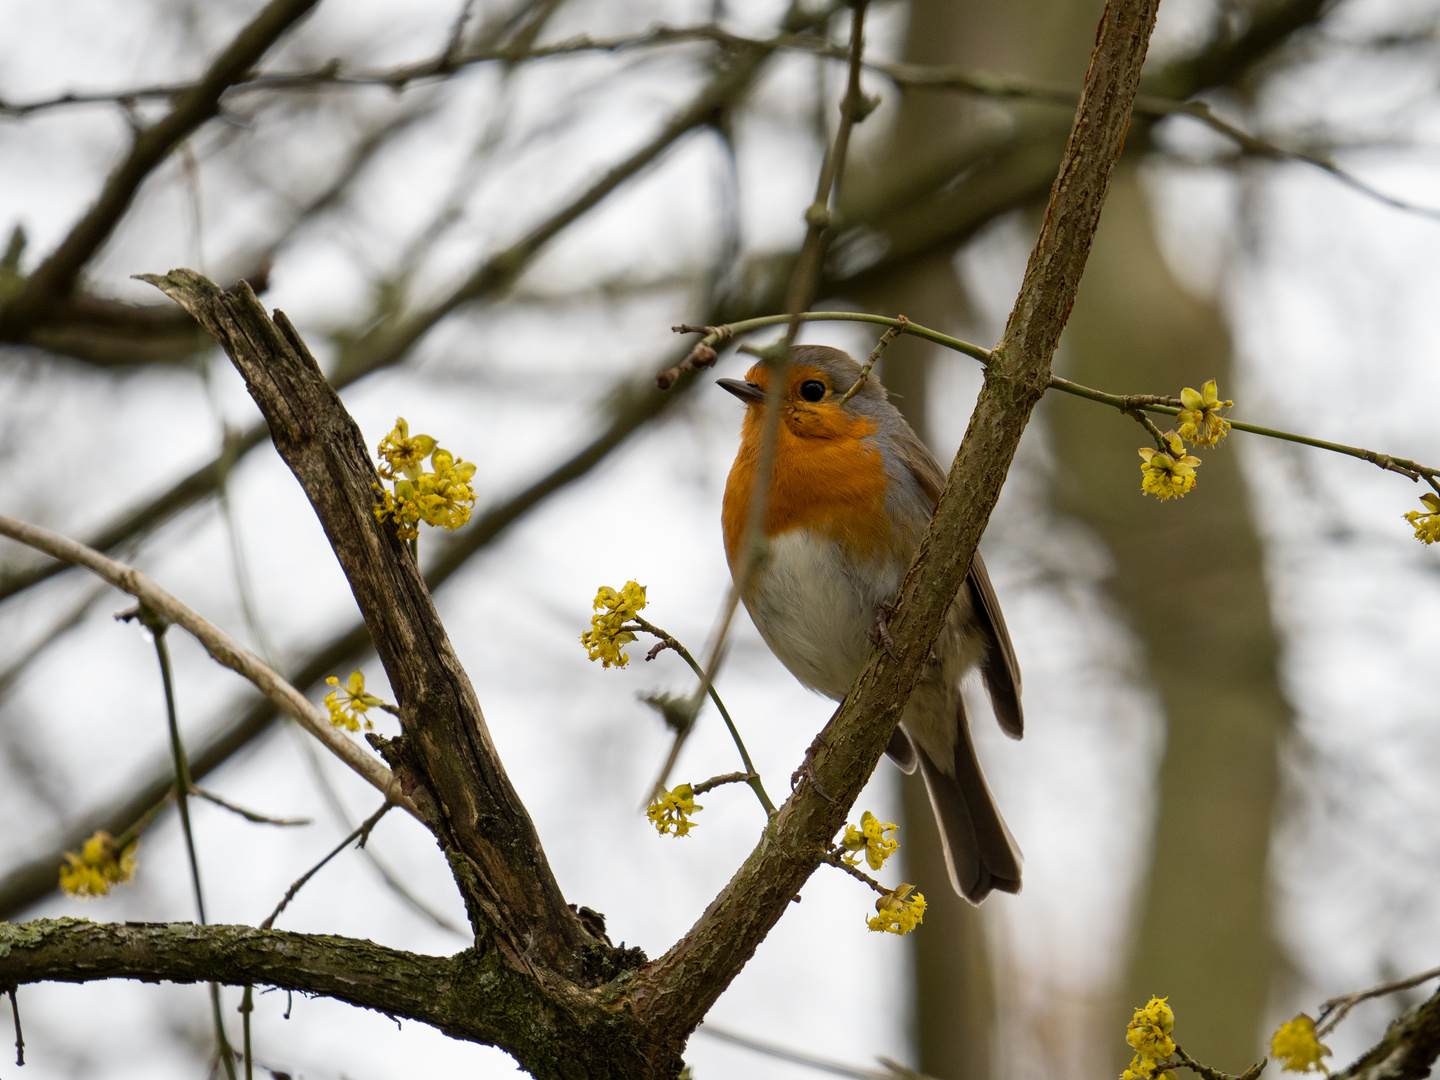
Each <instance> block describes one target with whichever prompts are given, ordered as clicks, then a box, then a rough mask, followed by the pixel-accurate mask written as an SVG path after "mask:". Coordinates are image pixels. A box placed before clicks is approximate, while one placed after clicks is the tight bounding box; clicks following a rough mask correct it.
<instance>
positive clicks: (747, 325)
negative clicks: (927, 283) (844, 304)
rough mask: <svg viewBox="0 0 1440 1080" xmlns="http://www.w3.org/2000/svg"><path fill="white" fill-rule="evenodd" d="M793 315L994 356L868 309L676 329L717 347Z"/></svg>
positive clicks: (978, 356) (978, 355)
mask: <svg viewBox="0 0 1440 1080" xmlns="http://www.w3.org/2000/svg"><path fill="white" fill-rule="evenodd" d="M791 318H795V319H796V320H798V321H799V322H863V323H873V324H874V325H876V326H889V327H892V328H898V329H899V330H900V332H901V333H902V334H910V335H912V336H913V337H918V338H924V339H925V340H926V341H933V342H934V343H935V344H936V345H943V346H944V347H945V348H947V349H954V350H955V351H956V352H959V353H964V354H965V355H966V356H969V357H973V358H974V359H976V360H979V361H980V362H981V363H982V364H984V363H987V362H988V361H989V359H990V350H989V349H986V348H982V347H981V346H979V345H972V344H971V343H970V342H968V341H961V340H960V339H959V338H957V337H951V336H950V335H949V334H942V333H940V331H939V330H931V329H930V328H929V327H928V326H921V325H920V324H919V323H913V322H910V321H909V320H908V319H898V318H895V319H892V318H890V317H889V316H888V315H871V314H870V313H869V312H866V311H802V312H800V314H799V315H797V316H791V315H762V316H760V317H759V318H755V319H744V320H742V321H740V322H733V323H726V324H725V325H723V326H678V327H676V328H675V329H676V332H677V333H682V334H683V333H703V334H704V335H705V336H704V337H703V338H701V339H700V340H701V344H704V345H711V346H714V345H717V344H722V343H724V342H726V341H728V340H729V339H730V338H732V337H736V336H738V335H740V334H748V333H750V332H751V331H752V330H763V329H764V328H765V327H767V326H780V325H782V324H785V323H788V322H789V321H790V320H791Z"/></svg>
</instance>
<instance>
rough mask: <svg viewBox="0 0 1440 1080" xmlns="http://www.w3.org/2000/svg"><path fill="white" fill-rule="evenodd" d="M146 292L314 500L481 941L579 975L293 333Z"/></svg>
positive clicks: (369, 488) (541, 872) (477, 723)
mask: <svg viewBox="0 0 1440 1080" xmlns="http://www.w3.org/2000/svg"><path fill="white" fill-rule="evenodd" d="M145 280H148V281H150V282H151V283H152V284H154V285H156V286H157V287H158V288H160V289H161V290H162V291H164V292H165V293H166V294H167V295H168V296H170V297H171V298H172V299H173V300H175V301H176V302H178V303H179V304H180V305H181V306H182V307H184V308H185V309H186V310H187V311H189V312H190V313H191V314H192V315H194V316H195V318H196V319H197V320H198V321H199V322H200V324H201V325H202V326H204V327H205V328H206V329H207V330H208V331H209V332H210V333H211V334H212V335H213V336H214V337H215V338H216V340H217V341H219V342H220V344H221V346H222V347H223V348H224V349H225V351H226V353H227V354H228V355H229V356H230V358H231V360H232V361H233V362H234V364H235V366H236V368H237V369H238V370H239V371H240V373H241V375H242V376H243V377H244V379H245V385H246V387H247V389H249V391H250V394H251V396H252V397H253V398H254V399H255V403H256V404H257V405H259V407H260V410H261V412H262V413H263V414H264V415H265V418H266V421H267V422H268V423H269V425H270V431H271V433H272V436H273V438H274V440H275V447H276V449H277V450H278V451H279V452H280V456H281V457H282V458H283V459H284V460H285V463H286V464H287V465H288V466H290V469H291V471H292V472H293V473H294V474H295V477H296V479H297V480H298V481H299V482H300V485H301V487H302V488H303V489H304V491H305V494H306V496H307V497H308V498H309V499H310V503H311V505H312V506H313V507H314V509H315V512H316V515H317V516H318V517H319V519H320V524H321V526H322V527H323V528H324V530H325V535H326V537H327V539H328V540H329V541H330V546H331V548H332V549H333V550H334V551H335V554H336V557H337V558H338V559H339V561H340V565H341V568H342V569H343V570H344V571H345V575H346V578H347V579H348V580H349V582H350V588H351V590H352V591H353V592H354V594H355V600H356V603H357V604H358V605H359V607H360V611H361V613H362V615H363V616H364V618H365V623H366V626H367V627H368V628H369V630H370V637H371V640H372V641H374V643H375V650H376V652H377V653H378V654H379V657H380V660H381V663H383V664H384V665H385V671H386V674H387V675H388V676H389V679H390V686H391V687H392V689H393V690H394V692H395V696H396V698H397V700H398V701H399V704H400V722H401V725H402V727H403V729H404V734H403V736H402V737H401V738H400V739H399V740H394V741H392V742H391V743H389V744H388V745H387V746H386V747H385V752H386V755H387V757H388V759H389V760H390V763H391V766H392V767H393V768H395V769H396V772H397V774H398V775H399V777H400V780H401V782H402V784H403V785H404V787H405V790H406V793H407V794H411V795H412V797H415V798H416V799H417V801H418V802H419V803H420V806H421V809H422V811H423V812H424V813H425V814H426V817H427V819H428V824H429V825H430V827H431V828H432V829H433V830H434V831H435V833H436V835H437V837H439V839H440V843H441V846H442V848H444V849H445V851H446V853H447V855H448V856H449V857H450V858H451V860H452V867H453V868H454V869H455V872H456V880H457V883H458V884H459V885H460V888H461V892H462V894H463V895H464V896H465V900H466V906H467V908H468V909H469V911H470V916H471V921H472V923H473V924H474V925H475V927H476V931H477V933H490V934H494V935H495V940H496V941H497V942H501V943H503V944H504V945H508V946H509V948H510V949H512V950H513V952H514V960H515V962H516V963H517V964H520V965H522V966H528V962H529V958H531V957H533V958H534V959H535V960H537V961H538V962H539V963H541V964H542V965H545V966H547V967H549V968H551V969H552V970H554V971H557V972H562V973H566V974H578V968H577V962H578V960H579V958H580V956H581V951H582V948H583V946H584V945H586V944H587V943H593V939H592V938H591V937H590V935H589V933H588V931H586V930H585V928H584V927H583V926H582V924H581V923H580V921H579V919H578V918H576V917H575V915H574V914H573V913H572V912H571V911H570V910H569V909H568V908H567V907H566V905H565V900H564V898H563V897H562V896H561V895H560V889H559V887H558V886H557V885H556V883H555V879H554V875H553V874H552V873H551V870H550V866H549V863H548V862H547V860H546V858H545V853H544V850H543V849H542V848H541V846H540V840H539V837H538V836H537V835H536V834H535V827H534V825H533V824H532V822H531V820H530V816H529V814H528V812H527V811H526V809H525V806H524V804H523V803H521V801H520V798H519V796H518V795H517V794H516V793H515V790H514V788H513V787H512V786H511V784H510V780H509V778H508V777H507V776H506V774H505V770H504V767H503V766H502V765H501V764H500V759H499V757H498V755H497V754H496V753H495V748H494V746H493V744H492V743H491V741H490V735H489V731H488V729H487V727H486V725H485V718H484V716H483V714H482V713H481V711H480V703H479V701H478V700H476V697H475V692H474V689H473V688H472V687H471V685H470V680H469V678H468V677H467V676H466V674H465V671H464V669H463V668H462V667H461V665H460V661H459V659H458V658H457V657H456V656H455V652H454V649H453V648H452V647H451V645H450V640H449V637H448V635H447V634H446V632H445V628H444V626H443V625H442V624H441V622H440V617H439V615H438V614H437V613H436V611H435V606H434V603H433V601H432V600H431V597H430V591H429V589H428V588H427V587H426V585H425V582H424V579H423V578H422V577H421V575H420V570H419V567H418V566H417V565H416V563H415V560H414V559H413V558H412V557H411V555H410V552H409V549H408V548H407V546H406V545H405V544H404V543H403V542H402V541H401V540H399V539H398V538H397V537H396V535H395V530H394V527H393V526H387V525H382V524H381V523H380V522H379V521H377V520H376V517H375V514H374V507H375V502H376V498H375V492H376V489H377V488H378V486H379V476H378V475H377V473H376V471H375V466H374V464H373V462H372V461H371V454H370V450H369V448H368V447H367V446H366V445H365V440H364V438H363V437H362V435H361V434H360V429H359V427H357V426H356V424H355V422H354V420H352V419H351V418H350V415H349V414H348V413H347V412H346V411H345V408H344V406H343V405H342V404H341V403H340V399H339V397H338V395H336V393H335V391H334V389H332V388H331V386H330V384H329V383H327V382H326V381H325V376H324V374H323V373H322V372H321V371H320V366H319V364H317V363H316V362H315V359H314V357H312V356H311V355H310V353H309V351H308V350H307V349H306V348H305V345H304V343H303V342H301V340H300V338H299V336H298V335H297V334H296V333H295V330H294V327H292V326H291V325H290V323H289V320H287V319H286V318H285V317H284V316H283V315H277V317H276V320H275V321H273V322H272V321H271V319H270V318H269V316H267V315H266V313H265V309H264V308H263V307H261V305H260V303H259V301H258V300H256V299H255V294H254V293H253V292H251V291H250V290H249V288H248V287H247V286H246V285H245V284H244V283H243V282H242V283H241V284H240V286H239V287H238V289H237V292H236V293H234V294H227V293H224V292H221V291H220V290H219V289H218V288H216V287H215V285H214V284H212V283H211V282H209V281H207V280H206V279H204V278H202V277H201V276H200V275H198V274H195V273H194V272H193V271H188V270H177V271H173V272H172V273H170V274H168V275H166V276H165V277H155V276H147V277H146V279H145Z"/></svg>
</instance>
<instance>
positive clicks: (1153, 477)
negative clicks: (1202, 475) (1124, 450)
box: [1140, 431, 1200, 500]
mask: <svg viewBox="0 0 1440 1080" xmlns="http://www.w3.org/2000/svg"><path fill="white" fill-rule="evenodd" d="M1164 438H1165V443H1166V445H1167V446H1169V448H1170V452H1169V453H1161V452H1160V451H1159V450H1156V449H1154V448H1152V447H1149V446H1142V447H1141V448H1140V457H1141V459H1142V461H1141V465H1140V490H1141V491H1144V492H1147V493H1149V494H1151V495H1154V496H1155V497H1156V498H1158V499H1162V500H1163V499H1178V498H1179V497H1180V496H1181V495H1184V494H1185V493H1186V492H1187V491H1189V490H1190V489H1191V488H1193V487H1194V486H1195V466H1196V465H1199V464H1200V459H1199V458H1197V457H1194V456H1193V455H1190V454H1187V453H1185V444H1184V443H1182V442H1181V441H1180V436H1179V435H1176V434H1175V432H1173V431H1167V432H1166V433H1165V436H1164Z"/></svg>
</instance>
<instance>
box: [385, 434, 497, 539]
mask: <svg viewBox="0 0 1440 1080" xmlns="http://www.w3.org/2000/svg"><path fill="white" fill-rule="evenodd" d="M379 454H380V475H381V477H383V478H384V479H386V480H393V481H395V490H394V491H391V490H390V489H389V488H381V489H380V498H381V504H380V505H379V506H377V507H375V516H376V517H377V518H378V519H379V520H381V521H384V520H385V519H386V518H389V519H391V520H392V521H394V522H395V534H396V535H397V536H398V537H400V539H401V540H414V539H415V538H416V537H417V536H418V535H419V534H420V529H419V526H420V522H422V521H423V522H425V523H426V524H427V525H434V526H436V527H438V528H443V529H458V528H459V527H460V526H461V525H464V524H465V523H466V522H467V521H469V520H470V511H471V510H472V509H473V508H474V506H475V489H474V488H472V487H471V486H470V481H471V479H472V478H473V477H474V476H475V466H474V465H473V464H471V463H470V462H468V461H461V460H460V459H458V458H456V457H455V456H454V455H453V454H451V453H450V451H448V450H442V449H441V448H440V447H439V446H437V445H436V443H435V440H434V439H432V438H431V437H430V436H429V435H416V436H414V437H412V436H411V435H410V425H409V424H407V423H406V422H405V419H404V417H398V418H396V420H395V429H394V430H393V431H391V432H390V434H388V435H386V436H385V438H383V439H381V440H380V446H379ZM427 457H428V458H429V459H430V470H431V471H430V472H425V471H424V469H423V468H422V466H423V464H424V461H425V459H426V458H427Z"/></svg>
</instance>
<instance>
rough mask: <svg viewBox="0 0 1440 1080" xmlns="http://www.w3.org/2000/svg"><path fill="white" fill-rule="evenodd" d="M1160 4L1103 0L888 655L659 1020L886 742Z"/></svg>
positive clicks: (804, 870)
mask: <svg viewBox="0 0 1440 1080" xmlns="http://www.w3.org/2000/svg"><path fill="white" fill-rule="evenodd" d="M1158 3H1159V0H1111V2H1110V3H1108V4H1107V5H1106V8H1105V13H1104V15H1103V16H1102V18H1101V23H1100V29H1099V33H1098V35H1097V40H1096V45H1095V51H1094V53H1093V54H1092V56H1091V61H1090V69H1089V71H1088V72H1087V74H1086V78H1085V90H1084V93H1083V94H1082V96H1081V100H1080V107H1079V110H1078V111H1077V113H1076V117H1075V122H1074V126H1073V128H1072V130H1071V133H1070V139H1069V142H1068V144H1067V147H1066V151H1065V156H1064V158H1063V160H1062V162H1061V166H1060V175H1059V176H1058V177H1057V178H1056V180H1055V183H1054V185H1053V187H1052V190H1051V194H1050V201H1049V204H1048V205H1047V207H1046V211H1045V220H1044V224H1043V226H1042V228H1041V233H1040V239H1039V241H1038V242H1037V243H1036V246H1035V250H1034V251H1033V252H1032V254H1031V257H1030V264H1029V267H1028V268H1027V270H1026V274H1025V281H1024V284H1023V286H1022V287H1021V290H1020V295H1019V297H1018V299H1017V300H1016V304H1015V309H1014V311H1013V312H1012V314H1011V317H1010V321H1009V324H1008V326H1007V327H1006V331H1005V336H1004V337H1003V338H1002V339H1001V341H1000V344H999V345H997V346H996V348H995V350H994V352H993V353H992V357H991V362H990V364H989V366H988V367H987V369H986V377H985V385H984V387H983V388H982V390H981V393H980V398H979V401H978V402H977V403H976V406H975V412H974V414H973V415H972V417H971V421H970V427H969V430H968V431H967V432H966V434H965V440H964V442H963V443H962V444H961V446H960V450H959V452H958V453H957V454H956V456H955V461H954V464H953V465H952V466H951V469H950V475H949V478H948V479H947V481H946V484H945V488H944V490H943V491H942V492H941V494H940V499H939V503H938V505H937V507H936V510H935V515H934V518H933V519H932V521H931V523H930V528H929V530H928V531H927V533H926V535H925V539H924V540H923V541H922V543H921V546H920V550H919V553H918V554H917V555H916V558H915V562H914V563H913V564H912V565H911V567H910V569H909V571H908V572H907V574H906V576H905V580H904V582H903V584H902V585H901V588H900V593H899V597H898V603H897V606H896V610H895V614H894V615H892V616H891V618H890V632H891V637H892V639H893V642H894V655H893V656H892V655H891V654H890V653H889V652H888V651H887V650H885V649H878V650H876V651H875V652H874V653H872V655H871V659H870V663H869V666H868V667H867V668H866V670H865V672H864V673H863V674H862V675H861V676H860V678H859V680H858V681H857V682H856V684H855V686H854V687H852V688H851V691H850V693H849V695H848V696H847V697H846V699H845V701H844V703H843V704H842V705H841V706H840V708H839V709H838V710H837V711H836V714H835V716H834V717H833V718H832V719H831V721H830V723H829V724H827V725H826V727H825V730H824V731H823V732H821V734H820V736H819V738H818V739H817V740H816V743H815V746H814V756H813V762H812V769H811V771H810V774H809V776H808V777H807V780H806V781H802V783H801V785H800V786H799V787H798V788H797V789H796V791H795V793H794V794H792V795H791V797H790V798H789V799H788V800H787V801H786V803H785V805H784V806H783V807H782V808H781V810H780V813H779V814H778V815H776V816H775V817H773V818H772V819H771V821H770V824H769V825H768V827H767V828H766V830H765V833H764V835H763V837H762V839H761V842H760V844H759V845H758V846H757V847H756V848H755V850H754V851H753V852H752V853H751V855H750V857H749V858H748V859H747V860H746V861H745V864H744V865H743V866H742V867H741V868H740V870H739V871H738V872H737V873H736V875H735V876H734V878H732V879H731V881H730V883H729V884H728V885H727V886H726V887H725V889H724V891H723V892H721V894H720V895H719V896H718V897H716V899H715V900H714V902H713V903H711V905H710V907H709V908H708V909H707V910H706V912H705V915H704V916H703V917H702V918H701V920H700V921H699V922H698V923H696V924H695V926H694V927H692V928H691V930H690V932H689V933H688V934H686V936H685V937H684V939H682V940H681V941H680V942H679V943H678V944H677V945H676V946H675V947H674V948H673V949H671V950H670V952H669V953H667V954H666V955H665V956H664V957H663V958H661V959H660V960H658V961H657V962H656V963H655V964H653V965H652V966H651V968H650V969H648V970H647V971H646V972H644V973H643V975H642V978H641V981H640V983H639V985H638V986H637V988H636V990H635V992H634V995H635V998H636V1000H637V1003H638V1004H639V1005H640V1007H641V1008H642V1009H643V1010H644V1011H645V1012H646V1013H647V1014H649V1015H652V1016H654V1017H655V1018H656V1019H657V1020H658V1021H659V1022H661V1023H667V1024H673V1025H674V1026H675V1027H676V1028H677V1029H679V1030H684V1031H689V1030H690V1029H692V1028H693V1027H694V1026H695V1025H696V1024H698V1023H699V1022H700V1020H701V1019H702V1018H703V1016H704V1015H705V1012H706V1011H707V1010H708V1009H709V1007H710V1005H711V1004H712V1003H713V1002H714V1001H715V999H716V997H718V996H719V994H720V993H721V992H722V991H723V990H724V988H725V987H726V986H727V985H728V984H729V981H730V979H732V978H733V977H734V976H735V974H736V973H738V972H739V970H740V969H741V967H743V966H744V964H745V963H746V961H748V960H749V958H750V956H751V954H752V953H753V952H754V949H755V947H756V945H757V944H758V943H759V941H760V940H761V939H762V938H763V937H764V936H765V934H766V933H768V931H769V929H770V928H771V926H773V925H774V923H775V922H776V921H777V920H778V919H779V918H780V916H781V914H782V913H783V912H784V911H785V909H786V908H787V907H788V906H789V903H790V899H791V897H793V896H794V895H795V893H796V891H797V890H798V889H799V887H800V886H801V885H802V884H803V883H804V881H805V880H806V879H807V878H808V877H809V875H810V874H811V873H812V872H813V871H814V869H815V867H816V866H817V865H818V864H819V862H820V861H821V859H822V857H823V855H824V852H825V844H826V842H827V841H829V840H830V838H831V837H833V836H834V835H835V832H836V831H837V830H838V829H839V827H840V825H841V824H842V823H843V822H844V820H845V816H846V814H847V813H848V811H849V809H850V806H851V805H852V804H853V802H854V800H855V798H856V796H857V795H858V794H859V791H860V788H861V786H863V784H864V782H865V780H866V779H867V778H868V777H869V775H870V773H871V770H873V769H874V767H875V764H876V763H877V762H878V760H879V758H880V755H881V753H882V752H883V751H884V749H885V747H886V745H887V743H888V742H889V739H890V735H891V733H892V731H893V730H894V726H895V724H896V722H897V721H898V720H899V717H900V713H901V711H902V710H903V709H904V706H905V703H906V701H907V700H908V699H909V695H910V690H911V688H912V686H913V685H914V682H915V680H916V678H917V677H918V676H919V674H920V672H921V670H922V669H923V668H924V666H925V663H926V661H927V659H928V657H929V653H930V648H931V645H932V644H933V642H934V641H935V639H936V637H937V636H938V634H939V632H940V628H941V626H942V625H943V622H944V618H945V614H946V612H947V611H948V610H949V607H950V603H951V601H952V599H953V598H954V597H955V596H956V595H957V594H958V593H959V591H960V588H961V587H962V585H963V582H964V580H965V575H966V574H967V573H968V571H969V568H970V561H971V558H972V557H973V555H974V552H975V547H976V544H977V543H978V541H979V539H980V534H981V532H982V531H983V530H984V527H985V523H986V521H987V520H988V519H989V516H990V512H991V510H992V509H993V508H994V505H995V502H996V500H997V499H998V498H999V495H1000V488H1001V485H1002V484H1003V483H1004V480H1005V476H1006V473H1007V472H1008V470H1009V467H1010V463H1011V461H1012V459H1013V457H1014V454H1015V449H1016V447H1017V446H1018V445H1019V441H1020V435H1021V433H1022V432H1023V431H1024V428H1025V424H1026V422H1027V421H1028V420H1029V417H1030V413H1031V411H1032V410H1033V409H1034V407H1035V404H1036V403H1037V402H1038V401H1039V400H1040V398H1041V396H1042V395H1043V394H1044V392H1045V389H1046V387H1047V386H1048V385H1049V382H1050V361H1051V357H1052V355H1053V354H1054V351H1055V347H1056V345H1057V344H1058V342H1059V339H1060V332H1061V330H1062V329H1063V328H1064V325H1065V320H1066V318H1067V317H1068V316H1069V313H1070V307H1071V304H1072V303H1073V302H1074V298H1075V291H1076V288H1077V287H1078V285H1079V282H1080V274H1081V271H1082V270H1083V269H1084V266H1085V260H1086V257H1087V256H1088V254H1089V250H1090V241H1091V238H1092V237H1093V235H1094V232H1095V227H1096V225H1097V224H1098V222H1099V218H1100V207H1101V205H1102V203H1103V201H1104V197H1105V192H1106V188H1107V186H1108V183H1109V177H1110V173H1111V171H1112V169H1113V168H1114V166H1115V162H1116V160H1117V159H1118V158H1119V156H1120V150H1121V147H1122V146H1123V144H1124V137H1125V131H1126V128H1127V127H1128V124H1129V119H1130V107H1131V103H1132V102H1133V100H1134V97H1135V92H1136V89H1137V87H1138V85H1139V80H1140V67H1141V64H1142V63H1143V61H1144V58H1145V50H1146V47H1147V45H1148V43H1149V39H1150V31H1151V28H1152V27H1153V25H1154V22H1155V12H1156V8H1157V6H1158Z"/></svg>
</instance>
